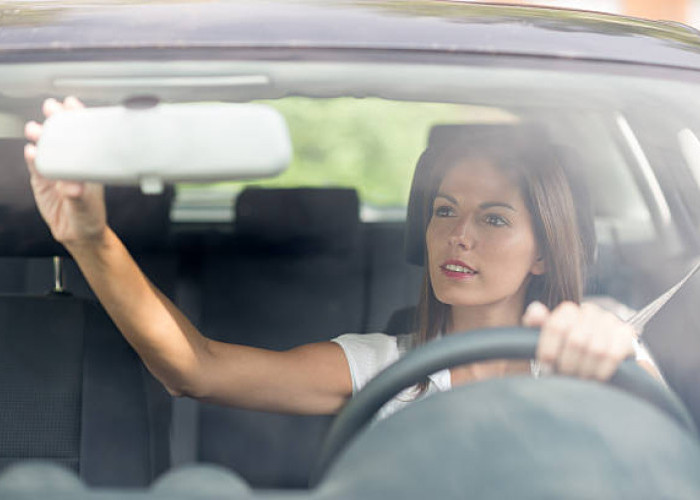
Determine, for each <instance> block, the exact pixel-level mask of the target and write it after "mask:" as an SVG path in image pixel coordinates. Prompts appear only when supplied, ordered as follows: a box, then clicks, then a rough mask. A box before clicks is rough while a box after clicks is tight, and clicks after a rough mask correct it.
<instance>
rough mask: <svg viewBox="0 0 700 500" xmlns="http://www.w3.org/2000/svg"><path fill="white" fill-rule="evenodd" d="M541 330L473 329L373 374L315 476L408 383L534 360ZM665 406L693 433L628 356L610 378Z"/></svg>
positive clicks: (329, 440) (671, 397) (342, 417)
mask: <svg viewBox="0 0 700 500" xmlns="http://www.w3.org/2000/svg"><path fill="white" fill-rule="evenodd" d="M538 338H539V331H537V330H534V329H529V328H523V327H505V328H492V329H482V330H473V331H470V332H466V333H460V334H454V335H449V336H447V337H444V338H442V339H440V340H438V341H435V342H431V343H429V344H426V345H424V346H421V347H419V348H417V349H415V350H413V351H411V352H409V353H408V354H407V355H406V356H404V357H403V358H401V359H400V360H399V361H398V362H396V363H394V364H393V365H391V366H389V367H388V368H387V369H386V370H384V371H383V372H381V373H380V374H379V375H377V376H376V377H375V378H374V379H372V380H371V381H370V382H369V383H368V384H367V385H366V386H365V388H364V389H362V390H361V391H360V392H359V393H358V394H357V395H356V396H355V397H353V398H352V399H351V400H350V401H349V402H348V404H347V405H346V406H345V408H344V409H343V410H342V411H341V412H340V414H339V415H338V416H337V417H336V419H335V421H334V422H333V425H332V426H331V428H330V431H329V432H328V435H327V437H326V440H325V442H324V444H323V447H322V449H321V454H320V455H319V460H318V461H317V463H316V468H315V470H314V473H313V475H312V478H311V484H312V486H314V485H316V484H318V482H319V481H320V479H321V478H322V477H323V476H324V474H325V472H326V471H327V470H328V468H329V467H330V465H331V464H332V463H333V461H334V460H335V458H336V457H337V456H338V454H339V453H340V451H341V450H343V449H344V448H345V446H346V445H347V444H348V443H349V442H350V441H351V440H352V439H353V438H354V437H355V435H356V434H358V433H359V432H360V431H361V430H362V429H363V428H364V426H365V425H366V424H367V423H368V422H369V421H370V420H371V419H372V417H373V416H374V415H375V413H376V412H377V411H378V410H379V409H380V408H381V407H382V406H384V404H385V403H386V402H387V401H389V400H390V399H391V398H393V397H394V396H395V395H396V394H398V393H399V392H400V391H401V390H403V389H405V388H406V387H410V386H412V385H415V384H417V383H419V382H420V381H422V380H425V378H426V377H427V376H428V375H430V374H432V373H435V372H437V371H440V370H443V369H445V368H450V367H452V366H458V365H463V364H468V363H474V362H478V361H487V360H492V359H533V358H534V357H535V353H536V350H537V340H538ZM608 383H609V384H611V385H612V386H615V387H618V388H620V389H623V390H625V391H627V392H629V393H631V394H633V395H635V396H637V397H639V398H641V399H644V400H646V401H647V402H649V403H651V404H652V405H655V406H657V407H658V408H660V409H662V410H663V411H665V412H666V413H667V414H668V415H669V416H670V417H671V418H673V419H674V420H676V422H677V423H679V424H680V425H681V426H682V427H684V428H685V429H686V430H687V431H688V432H690V433H691V434H692V435H693V436H696V435H697V431H696V428H695V424H694V422H693V420H692V418H691V417H690V415H689V414H688V411H687V410H686V408H685V406H684V405H683V403H682V402H681V401H680V399H679V398H678V396H676V395H675V394H674V393H673V392H672V391H670V390H669V389H667V388H666V387H664V386H663V385H662V384H660V383H658V382H657V381H656V380H655V379H654V378H653V377H652V376H651V375H649V374H648V373H647V372H646V371H644V370H643V369H642V368H641V367H640V366H639V365H638V364H637V363H635V362H634V361H633V360H625V361H624V362H623V363H622V364H621V365H620V366H619V367H618V370H617V372H616V373H615V374H614V375H613V377H612V378H611V379H610V380H609V381H608Z"/></svg>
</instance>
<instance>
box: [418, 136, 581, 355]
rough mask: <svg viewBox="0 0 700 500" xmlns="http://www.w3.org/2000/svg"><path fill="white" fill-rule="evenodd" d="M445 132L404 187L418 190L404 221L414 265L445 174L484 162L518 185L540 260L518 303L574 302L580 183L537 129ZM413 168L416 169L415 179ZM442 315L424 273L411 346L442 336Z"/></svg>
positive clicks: (445, 308) (444, 310)
mask: <svg viewBox="0 0 700 500" xmlns="http://www.w3.org/2000/svg"><path fill="white" fill-rule="evenodd" d="M449 135H450V137H451V139H452V140H451V141H449V144H445V143H444V142H445V141H443V144H431V145H430V146H429V148H428V150H426V152H425V153H424V155H423V157H422V158H421V163H419V167H417V170H416V178H414V185H413V187H412V190H417V189H420V190H422V193H421V194H420V195H416V196H414V193H413V192H412V201H413V202H414V207H413V214H411V208H409V224H412V223H413V224H414V229H420V235H421V238H422V248H421V249H420V252H419V253H414V258H413V260H414V262H415V261H416V258H415V256H416V255H419V256H420V258H421V259H423V260H425V255H426V248H425V234H426V231H427V227H428V224H429V222H430V219H431V217H432V205H433V201H434V198H435V196H436V194H437V191H438V188H439V186H440V183H441V181H442V178H443V177H444V176H445V174H446V172H447V171H448V170H450V169H451V168H453V167H454V166H455V165H456V164H457V163H458V162H459V161H461V160H464V159H469V158H472V159H488V160H490V161H492V162H493V163H494V164H495V165H496V166H497V168H499V169H501V170H502V171H503V172H505V173H506V174H507V175H509V176H510V177H511V178H512V179H513V180H514V181H515V183H516V184H517V185H518V187H519V188H520V192H521V195H522V196H523V199H524V201H525V204H526V206H527V208H528V210H529V212H530V215H531V217H532V222H533V228H534V233H535V238H536V240H537V244H538V247H539V251H540V254H541V257H542V258H543V259H544V267H545V273H544V274H542V275H537V276H535V275H532V276H530V282H529V283H528V285H527V290H526V298H525V303H526V304H528V303H529V302H532V301H534V300H539V301H541V302H542V303H544V304H545V305H546V306H547V307H549V308H553V307H556V306H557V305H558V304H559V303H560V302H562V301H565V300H569V301H573V302H576V303H579V302H580V301H581V297H582V295H583V288H584V281H585V278H584V274H585V270H586V267H587V265H588V263H589V261H590V260H591V259H592V255H593V249H594V245H595V237H594V234H593V233H594V231H593V222H592V214H591V212H590V210H588V207H587V199H586V197H585V195H584V193H583V192H582V191H580V186H581V183H573V182H572V178H571V175H572V174H573V173H571V172H566V171H565V170H564V168H563V166H562V163H561V161H560V158H559V155H558V154H557V151H556V150H555V148H554V146H553V145H552V144H551V143H550V141H548V140H547V138H546V136H545V135H544V133H543V131H541V130H540V129H538V128H534V127H530V126H522V125H518V126H510V125H508V126H500V125H499V126H487V127H481V128H479V127H477V128H476V129H475V128H473V127H467V128H466V129H464V128H462V129H461V130H458V131H457V133H455V130H451V131H450V134H449ZM432 139H433V138H431V140H432ZM434 142H439V141H434ZM431 148H432V149H431ZM418 168H423V172H422V173H421V174H420V175H421V177H422V178H420V179H419V172H418ZM426 169H427V170H426ZM417 181H418V182H417ZM421 184H422V185H421ZM574 184H579V190H578V191H575V190H574V189H572V186H573V185H574ZM416 199H418V203H417V204H416V203H415V202H416ZM418 205H420V207H418ZM577 207H578V208H579V210H578V211H577ZM419 212H420V226H419V227H416V226H418V225H417V224H416V221H411V220H410V218H411V215H413V217H414V218H415V217H416V216H418V215H419ZM415 232H416V233H417V231H415ZM409 236H410V235H409ZM409 256H410V249H409ZM449 312H450V306H449V305H446V304H443V303H442V302H440V301H439V300H437V298H436V297H435V294H434V292H433V288H432V285H431V283H430V275H429V272H428V270H427V268H426V271H425V273H424V278H423V286H422V290H421V298H420V302H419V304H418V309H417V325H416V326H417V330H418V336H417V338H416V344H418V345H420V344H424V343H426V342H428V341H429V340H431V339H433V338H435V337H436V336H438V335H439V334H440V333H442V332H444V331H445V329H446V327H447V321H448V320H449Z"/></svg>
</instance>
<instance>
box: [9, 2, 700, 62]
mask: <svg viewBox="0 0 700 500" xmlns="http://www.w3.org/2000/svg"><path fill="white" fill-rule="evenodd" d="M191 47H199V48H258V47H268V48H299V49H305V48H334V49H375V50H381V49H392V50H405V51H426V52H429V53H436V52H440V53H476V54H510V55H516V56H521V55H522V56H537V57H554V58H564V59H584V60H594V61H617V62H627V63H636V64H648V65H660V66H674V67H684V68H692V69H697V68H700V37H699V36H698V32H696V31H695V30H694V29H692V28H690V27H687V26H684V25H681V24H678V23H665V22H652V21H645V20H641V19H636V18H631V17H622V16H614V15H609V14H602V13H594V12H585V11H574V10H564V9H556V8H543V7H531V6H515V5H503V4H500V5H496V4H482V3H479V4H475V3H463V2H437V1H410V0H409V1H406V0H402V1H384V2H374V1H367V0H364V1H362V0H354V1H351V0H344V1H328V0H325V1H319V0H299V1H295V2H290V1H289V0H240V1H229V2H202V1H194V0H189V1H174V0H161V1H157V2H138V1H109V2H107V1H93V2H89V3H86V2H84V1H76V0H73V1H66V2H60V3H57V2H50V1H38V2H21V3H15V2H11V3H5V4H3V5H2V6H0V61H2V60H6V61H7V60H17V58H18V56H19V59H20V60H23V58H26V57H27V56H28V55H29V54H33V55H36V54H37V53H44V54H46V53H48V54H51V55H52V56H54V57H56V56H61V57H62V58H65V57H68V58H70V56H71V54H73V55H75V54H76V53H77V52H78V51H81V50H83V49H107V50H110V49H112V50H114V49H134V48H151V49H152V48H162V49H166V48H191ZM28 53H29V54H28ZM23 54H24V55H23Z"/></svg>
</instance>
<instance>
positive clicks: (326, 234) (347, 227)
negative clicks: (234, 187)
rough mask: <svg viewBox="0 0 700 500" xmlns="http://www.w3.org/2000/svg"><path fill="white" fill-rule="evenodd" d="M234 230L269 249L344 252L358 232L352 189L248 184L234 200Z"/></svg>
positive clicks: (249, 244)
mask: <svg viewBox="0 0 700 500" xmlns="http://www.w3.org/2000/svg"><path fill="white" fill-rule="evenodd" d="M234 228H235V233H236V235H237V237H239V240H240V241H241V242H243V243H244V244H245V246H246V247H248V248H250V249H258V250H264V251H265V252H266V253H267V254H270V253H275V254H307V253H343V252H346V251H348V250H351V249H352V248H354V247H355V246H356V244H357V239H358V235H359V200H358V197H357V193H356V192H355V190H354V189H343V188H332V189H325V188H323V189H316V188H301V189H263V188H248V189H246V190H244V191H243V192H242V193H241V194H240V195H239V196H238V199H237V201H236V217H235V223H234Z"/></svg>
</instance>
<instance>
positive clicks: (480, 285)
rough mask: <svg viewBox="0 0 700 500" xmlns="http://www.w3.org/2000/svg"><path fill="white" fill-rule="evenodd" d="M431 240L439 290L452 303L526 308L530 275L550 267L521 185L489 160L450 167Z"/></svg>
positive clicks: (436, 289) (432, 267)
mask: <svg viewBox="0 0 700 500" xmlns="http://www.w3.org/2000/svg"><path fill="white" fill-rule="evenodd" d="M426 245H427V249H428V265H429V273H430V280H431V283H432V286H433V290H434V292H435V296H436V297H437V299H438V300H439V301H440V302H443V303H445V304H449V305H452V306H487V305H492V304H499V305H507V304H509V303H512V305H513V307H520V308H522V306H523V301H524V297H525V291H526V285H527V281H528V277H529V276H530V274H542V273H543V272H544V265H543V262H542V260H540V259H539V255H538V248H537V242H536V240H535V235H534V231H533V228H532V221H531V217H530V213H529V211H528V209H527V207H526V205H525V201H524V200H523V198H522V195H521V194H520V190H519V189H518V187H517V186H516V185H515V184H514V183H513V181H511V180H510V179H509V178H508V177H507V176H506V175H504V174H503V173H502V172H501V171H500V170H499V169H498V168H497V167H496V166H495V165H493V164H492V163H491V162H489V161H488V160H481V159H468V160H464V161H461V162H460V163H458V164H457V165H456V166H455V167H453V168H451V169H450V170H448V171H447V174H446V175H445V177H444V178H443V180H442V183H441V184H440V188H439V190H438V194H437V196H436V198H435V201H434V202H433V210H432V217H431V219H430V223H429V224H428V230H427V233H426Z"/></svg>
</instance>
